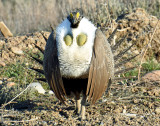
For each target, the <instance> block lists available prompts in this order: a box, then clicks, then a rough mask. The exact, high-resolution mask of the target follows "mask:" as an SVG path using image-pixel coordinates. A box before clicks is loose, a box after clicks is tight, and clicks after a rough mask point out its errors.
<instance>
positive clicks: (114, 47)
mask: <svg viewBox="0 0 160 126" xmlns="http://www.w3.org/2000/svg"><path fill="white" fill-rule="evenodd" d="M126 37H127V35H125V36H124V37H123V38H122V39H121V40H119V41H118V42H117V43H116V44H115V45H114V46H112V47H111V49H112V52H113V53H115V51H116V50H117V49H118V47H119V46H120V45H121V44H122V43H123V42H124V40H125V39H126Z"/></svg>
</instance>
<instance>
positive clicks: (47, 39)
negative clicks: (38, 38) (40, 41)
mask: <svg viewBox="0 0 160 126" xmlns="http://www.w3.org/2000/svg"><path fill="white" fill-rule="evenodd" d="M41 35H42V36H43V38H44V40H45V41H46V42H47V40H48V39H47V38H46V36H45V35H44V33H42V32H41Z"/></svg>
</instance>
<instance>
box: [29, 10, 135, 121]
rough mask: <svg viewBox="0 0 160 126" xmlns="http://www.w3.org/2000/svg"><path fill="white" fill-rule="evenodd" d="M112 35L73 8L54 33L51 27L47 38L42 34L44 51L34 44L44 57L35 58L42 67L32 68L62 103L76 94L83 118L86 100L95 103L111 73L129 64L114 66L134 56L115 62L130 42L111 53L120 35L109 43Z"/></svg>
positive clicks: (78, 110)
mask: <svg viewBox="0 0 160 126" xmlns="http://www.w3.org/2000/svg"><path fill="white" fill-rule="evenodd" d="M115 31H116V30H115ZM113 34H114V33H113ZM112 36H113V35H111V36H110V37H109V38H108V40H107V39H106V36H105V35H104V34H103V33H102V31H101V30H100V29H98V28H97V27H95V26H94V24H93V23H91V22H90V21H89V20H88V19H87V18H85V17H83V15H82V14H81V11H80V10H76V11H73V12H72V13H70V14H69V16H68V17H67V18H66V19H65V20H64V21H63V22H62V23H61V24H60V25H59V26H58V27H57V29H56V32H55V33H54V31H53V30H52V33H51V34H50V36H49V38H48V39H46V38H45V37H44V38H45V40H46V41H47V43H46V47H45V51H43V50H42V49H41V48H39V47H37V46H36V47H37V48H39V50H40V51H41V52H43V53H44V60H43V61H40V60H39V59H36V58H34V59H35V60H37V61H38V62H39V63H41V64H43V68H44V71H43V70H40V69H35V68H32V69H34V70H36V71H38V72H40V73H43V74H44V75H45V79H46V81H47V82H48V84H49V86H50V88H51V90H53V92H54V93H55V95H56V97H57V98H58V99H59V100H60V101H61V102H62V103H64V104H65V100H66V97H70V96H73V97H74V98H75V100H76V110H77V113H78V114H80V116H81V119H85V104H86V100H88V101H90V102H91V104H94V103H95V102H96V101H97V100H98V99H99V98H100V97H101V96H102V95H103V93H104V92H105V91H106V90H108V88H109V87H110V85H111V83H112V81H113V80H114V79H115V78H114V75H115V74H119V73H122V72H124V71H128V70H130V68H129V69H125V70H120V71H114V70H115V69H116V68H118V67H119V66H121V65H123V64H124V63H126V62H128V61H129V60H131V59H133V58H134V57H135V56H133V57H130V58H128V59H126V60H124V61H122V62H118V63H117V64H115V63H114V61H115V60H117V61H118V58H120V57H122V55H124V54H125V53H126V52H127V51H128V50H129V49H130V48H131V47H132V46H133V45H131V46H130V47H129V48H127V49H125V50H124V51H122V52H120V53H119V54H117V55H116V56H114V55H113V54H114V53H113V52H114V51H115V50H116V48H118V46H120V44H121V43H122V41H123V39H122V40H121V41H119V42H117V44H115V45H114V46H112V47H111V46H110V44H109V42H108V41H110V40H111V38H112ZM81 94H82V100H81V99H80V95H81Z"/></svg>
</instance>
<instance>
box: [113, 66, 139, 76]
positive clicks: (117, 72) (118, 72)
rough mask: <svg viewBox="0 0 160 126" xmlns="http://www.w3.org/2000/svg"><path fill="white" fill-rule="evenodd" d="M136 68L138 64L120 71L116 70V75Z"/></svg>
mask: <svg viewBox="0 0 160 126" xmlns="http://www.w3.org/2000/svg"><path fill="white" fill-rule="evenodd" d="M134 68H136V66H135V67H130V68H126V69H122V70H119V71H115V73H114V75H118V74H121V73H126V72H128V71H130V70H133V69H134Z"/></svg>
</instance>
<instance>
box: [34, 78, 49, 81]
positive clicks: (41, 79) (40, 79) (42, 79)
mask: <svg viewBox="0 0 160 126" xmlns="http://www.w3.org/2000/svg"><path fill="white" fill-rule="evenodd" d="M36 80H38V81H43V82H47V80H46V78H36Z"/></svg>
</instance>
